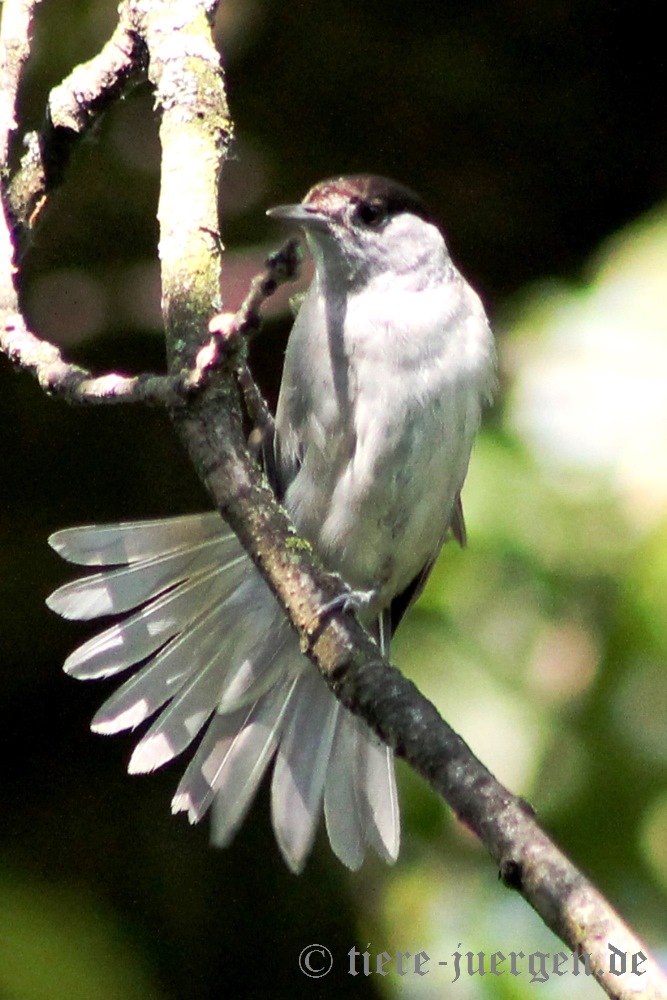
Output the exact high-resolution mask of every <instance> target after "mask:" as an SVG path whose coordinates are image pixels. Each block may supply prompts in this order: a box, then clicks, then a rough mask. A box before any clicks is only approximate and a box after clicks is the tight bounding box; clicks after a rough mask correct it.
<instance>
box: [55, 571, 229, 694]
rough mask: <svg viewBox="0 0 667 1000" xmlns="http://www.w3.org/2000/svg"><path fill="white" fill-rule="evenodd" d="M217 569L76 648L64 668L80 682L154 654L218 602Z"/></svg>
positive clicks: (190, 580)
mask: <svg viewBox="0 0 667 1000" xmlns="http://www.w3.org/2000/svg"><path fill="white" fill-rule="evenodd" d="M221 585H224V581H223V580H221V577H220V567H218V566H216V567H214V568H213V569H209V570H205V571H203V572H202V573H199V574H197V575H195V576H193V577H191V578H190V579H189V580H184V581H183V582H182V583H180V584H178V585H177V586H176V587H175V588H174V589H173V590H170V591H168V592H167V593H166V594H163V595H162V596H161V597H159V598H157V600H155V601H153V602H151V603H150V604H149V605H147V606H146V607H144V608H142V609H141V610H140V611H137V612H136V613H135V614H134V615H131V616H130V617H129V618H126V619H125V620H124V621H122V622H118V623H117V624H116V625H112V626H111V627H110V628H108V629H105V631H104V632H101V633H100V634H99V635H98V636H95V637H94V638H92V639H89V640H88V642H85V643H84V644H83V645H82V646H79V647H78V649H75V650H74V652H73V653H71V654H70V655H69V656H68V657H67V659H66V660H65V664H64V667H63V669H64V670H65V672H66V673H68V674H70V676H72V677H76V678H78V679H79V680H91V679H96V678H99V677H111V676H112V675H113V674H117V673H120V672H121V671H122V670H126V669H127V668H128V667H131V666H132V665H133V664H135V663H139V662H140V661H141V660H144V659H145V658H146V657H147V656H150V655H151V654H152V653H154V652H156V650H158V649H159V648H160V647H161V646H163V645H164V644H165V643H166V642H167V640H169V639H171V638H172V637H173V636H175V635H177V634H178V633H179V632H180V631H182V630H183V629H184V628H185V627H186V626H187V625H189V624H190V622H192V621H193V620H194V619H195V618H196V617H197V614H198V612H199V610H200V609H201V608H202V607H208V606H209V605H210V604H212V603H214V602H215V601H216V599H218V597H219V594H220V591H221Z"/></svg>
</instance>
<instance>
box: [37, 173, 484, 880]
mask: <svg viewBox="0 0 667 1000" xmlns="http://www.w3.org/2000/svg"><path fill="white" fill-rule="evenodd" d="M269 215H271V216H273V217H277V218H279V219H284V220H287V221H290V222H294V223H297V224H298V225H299V226H301V227H302V228H303V229H304V231H305V234H306V239H307V241H308V245H309V247H310V250H311V251H312V254H313V257H314V261H315V276H314V279H313V281H312V283H311V285H310V287H309V289H308V292H307V293H306V296H305V299H304V301H303V304H302V306H301V308H300V311H299V313H298V316H297V318H296V321H295V323H294V327H293V329H292V332H291V336H290V339H289V343H288V347H287V353H286V357H285V366H284V371H283V377H282V385H281V389H280V397H279V401H278V409H277V414H276V433H275V445H274V447H275V456H274V458H275V467H276V479H277V490H278V494H279V496H280V498H281V499H282V502H283V503H284V505H285V507H286V509H287V510H288V512H289V513H290V515H291V517H292V519H293V521H294V523H295V525H296V527H297V529H298V531H299V533H300V534H301V535H302V536H304V537H305V538H306V539H308V541H310V542H311V543H312V545H313V546H314V548H315V550H316V551H317V553H318V555H319V556H320V558H321V560H322V562H323V564H324V565H325V566H326V567H327V568H328V569H330V570H332V571H336V572H338V573H340V575H341V576H342V577H343V579H344V580H345V581H346V583H347V584H348V585H349V587H350V588H351V589H352V590H353V591H355V592H357V594H358V595H360V596H359V598H358V601H359V608H360V616H361V619H362V621H363V622H364V623H365V625H366V626H367V628H368V629H369V630H370V631H371V632H372V633H373V634H374V635H375V637H376V639H377V641H378V643H379V644H380V646H381V648H382V649H383V651H384V652H386V651H387V650H388V645H389V637H390V635H391V633H392V632H393V630H394V629H395V628H396V626H397V624H398V622H399V620H400V618H401V617H402V615H403V614H404V612H405V610H406V609H407V607H408V606H409V605H410V604H411V603H412V602H413V601H414V600H415V598H416V597H417V596H418V594H419V593H420V591H421V589H422V588H423V586H424V583H425V581H426V578H427V577H428V574H429V572H430V570H431V568H432V566H433V563H434V561H435V559H436V557H437V555H438V552H439V551H440V548H441V546H442V544H443V542H444V541H445V540H446V539H447V538H448V537H449V536H453V537H455V538H456V539H458V541H459V542H460V543H461V544H463V542H464V537H465V535H464V523H463V514H462V508H461V488H462V486H463V482H464V479H465V476H466V472H467V469H468V461H469V458H470V451H471V448H472V444H473V439H474V437H475V433H476V431H477V428H478V425H479V421H480V413H481V409H482V406H483V404H484V402H485V401H486V400H487V399H488V398H489V397H490V396H491V394H492V391H493V387H494V381H495V374H494V373H495V354H494V347H493V341H492V336H491V332H490V330H489V325H488V322H487V318H486V316H485V313H484V309H483V308H482V305H481V303H480V300H479V298H478V297H477V295H476V294H475V292H474V291H473V290H472V288H471V287H470V286H469V285H468V284H467V282H466V281H465V280H464V279H463V277H462V276H461V275H460V274H459V272H458V271H457V270H456V268H455V267H454V265H453V263H452V261H451V259H450V256H449V253H448V251H447V247H446V245H445V241H444V239H443V236H442V233H441V231H440V229H439V228H438V227H437V225H436V224H435V223H434V222H433V220H432V219H431V217H430V216H429V215H428V213H427V212H426V210H425V208H424V206H423V204H422V202H421V201H420V199H419V198H418V197H417V196H416V195H415V194H413V193H412V192H411V191H409V190H408V189H407V188H405V187H403V186H402V185H399V184H396V183H394V182H392V181H388V180H386V179H384V178H381V177H373V176H355V177H339V178H336V179H333V180H327V181H323V182H322V183H320V184H316V185H315V187H313V188H312V189H311V190H310V191H309V192H308V194H307V195H306V197H305V198H304V200H303V202H302V203H301V204H299V205H287V206H282V207H280V208H274V209H272V210H271V211H270V212H269ZM49 541H50V544H51V545H52V546H53V548H54V549H55V550H56V551H57V552H58V553H60V555H61V556H63V557H64V558H65V559H67V560H69V561H70V562H73V563H79V564H81V565H85V566H98V567H116V568H104V569H102V570H101V571H100V572H96V573H94V574H93V575H88V576H86V577H84V578H82V579H79V580H75V581H74V582H72V583H68V584H66V585H65V586H63V587H60V588H59V589H58V590H56V591H55V593H54V594H52V595H51V597H50V598H49V600H48V604H49V607H51V608H52V609H53V610H54V611H57V612H58V613H59V614H61V615H63V616H65V617H66V618H79V619H88V618H96V617H98V616H102V615H119V614H123V613H125V612H132V613H131V614H129V616H128V617H125V618H123V619H121V620H119V621H117V622H116V623H115V624H112V625H111V626H110V627H109V628H107V629H106V631H104V632H102V633H101V635H98V636H96V637H95V638H93V639H91V640H89V641H88V642H86V643H85V644H84V645H83V646H81V647H79V648H78V649H76V650H75V651H74V652H73V653H72V654H71V656H69V657H68V659H67V661H66V663H65V670H66V671H67V673H69V674H71V675H72V676H74V677H77V678H81V679H88V678H97V677H109V676H111V675H114V674H119V673H121V672H122V671H127V670H129V668H132V667H137V665H139V666H138V669H135V670H134V671H132V672H131V673H130V675H129V677H128V678H127V679H126V680H125V681H124V683H123V684H122V685H121V687H120V688H119V689H118V690H117V691H116V693H115V694H113V695H112V696H111V697H110V698H109V699H108V700H107V701H106V702H105V703H104V705H103V706H102V708H101V709H100V710H99V711H98V713H97V714H96V715H95V717H94V719H93V722H92V729H93V730H95V731H96V732H99V733H116V732H120V731H121V730H125V729H134V728H135V727H136V726H138V725H139V724H140V723H143V722H144V720H146V719H148V718H149V717H150V716H154V717H155V718H154V721H153V723H152V725H151V726H150V727H149V728H148V730H147V731H146V732H145V733H144V735H143V737H142V738H141V740H140V741H139V743H138V745H137V747H136V749H135V750H134V753H133V754H132V757H131V759H130V763H129V771H130V772H135V773H136V772H147V771H152V770H154V769H155V768H158V767H160V766H161V765H163V764H165V763H166V762H167V761H169V760H171V759H172V758H173V757H175V756H176V755H177V754H180V753H181V752H182V751H184V750H185V749H186V748H187V747H188V746H189V745H190V744H191V743H192V742H193V741H194V740H196V739H197V738H198V737H200V736H201V739H200V740H199V744H198V746H197V749H196V750H195V752H194V756H193V757H192V759H191V761H190V762H189V764H188V766H187V769H186V771H185V774H184V775H183V778H182V780H181V782H180V784H179V786H178V788H177V791H176V794H175V796H174V799H173V802H172V809H173V811H174V812H179V811H181V810H183V811H186V812H187V813H188V816H189V818H190V820H191V822H196V821H198V820H199V819H200V818H201V817H202V816H203V815H204V813H205V812H206V811H207V809H208V808H209V806H212V837H213V840H214V842H215V843H217V844H220V845H224V844H227V843H229V841H230V840H231V838H232V837H233V835H234V833H235V832H236V830H237V828H238V827H239V825H240V824H241V822H242V820H243V818H244V816H245V813H246V812H247V810H248V807H249V805H250V803H251V801H252V798H253V796H254V795H255V792H256V790H257V788H258V786H259V784H260V781H261V779H262V777H263V775H264V772H265V771H266V769H267V767H268V765H269V763H270V762H271V760H272V759H273V760H274V766H273V777H272V784H271V813H272V820H273V828H274V831H275V835H276V838H277V841H278V844H279V846H280V849H281V851H282V853H283V855H284V857H285V860H286V862H287V864H288V865H289V867H290V868H291V869H292V870H293V871H295V872H298V871H300V870H301V869H302V868H303V865H304V863H305V860H306V858H307V855H308V853H309V851H310V848H311V846H312V842H313V838H314V836H315V832H316V829H317V825H318V821H319V816H320V812H321V809H322V805H323V806H324V816H325V820H326V828H327V832H328V835H329V841H330V843H331V847H332V849H333V850H334V852H335V853H336V855H337V856H338V857H339V858H340V860H341V861H342V862H343V863H344V864H345V865H347V866H348V867H349V868H351V869H357V868H358V867H359V866H360V865H361V863H362V861H363V858H364V854H365V851H366V848H367V847H369V846H370V847H372V848H374V849H375V850H376V851H377V852H378V853H379V854H380V855H381V857H383V858H385V859H386V860H387V861H389V862H391V861H394V860H395V859H396V857H397V854H398V849H399V839H400V820H399V809H398V801H397V794H396V783H395V777H394V763H393V757H392V753H391V751H390V750H389V749H387V748H386V747H385V746H383V745H382V744H381V743H380V742H379V741H378V740H377V739H376V737H375V736H374V734H373V733H372V732H371V731H370V729H369V728H368V727H367V726H366V724H365V723H364V722H363V721H361V720H359V719H357V718H356V717H354V716H353V715H352V714H351V713H349V712H348V711H347V710H346V709H345V708H343V707H342V706H341V705H340V704H339V703H338V702H337V700H336V699H335V697H334V696H333V694H332V693H331V692H330V691H329V689H328V687H327V686H326V684H325V682H324V680H323V679H322V677H321V676H320V675H319V674H318V672H317V670H316V669H315V668H314V666H313V665H312V664H311V663H310V662H309V661H308V660H307V659H306V658H305V657H304V656H303V655H302V654H301V652H300V650H299V644H298V641H297V638H296V635H295V633H294V632H293V630H292V629H291V627H290V625H289V624H288V622H287V620H286V619H285V617H284V615H283V613H282V611H281V610H280V609H279V607H278V605H277V603H276V601H275V598H274V597H273V595H272V594H271V592H270V590H269V588H268V587H267V585H266V584H265V583H264V581H263V580H262V578H261V577H260V576H259V574H258V572H257V570H256V569H255V567H254V565H253V564H252V562H251V561H250V559H249V558H248V557H247V556H246V554H245V553H244V552H243V550H242V548H241V546H240V545H239V543H238V541H237V540H236V538H235V536H234V535H233V534H232V533H231V532H230V530H229V529H228V528H227V526H226V525H225V524H224V522H223V521H222V520H221V518H220V516H219V515H218V514H217V513H215V512H211V513H205V514H198V515H193V516H190V515H188V516H184V517H174V518H168V519H166V520H159V521H140V522H134V523H126V524H116V525H108V526H104V525H102V526H98V525H94V526H90V527H79V528H69V529H66V530H64V531H58V532H56V533H55V534H54V535H52V536H51V538H50V539H49ZM362 598H363V599H362Z"/></svg>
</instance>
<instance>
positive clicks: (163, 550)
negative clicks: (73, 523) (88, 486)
mask: <svg viewBox="0 0 667 1000" xmlns="http://www.w3.org/2000/svg"><path fill="white" fill-rule="evenodd" d="M220 537H225V538H234V535H233V534H232V532H231V531H230V530H229V528H228V527H227V525H226V524H225V522H224V521H223V520H222V518H221V517H220V515H219V514H217V513H216V512H215V511H209V512H208V513H206V514H184V515H182V516H180V517H167V518H163V519H162V520H160V521H128V522H126V523H124V524H88V525H82V526H81V527H78V528H64V529H63V530H62V531H56V532H54V533H53V534H52V535H51V536H50V537H49V545H50V546H51V548H52V549H55V551H56V552H57V553H58V554H59V555H60V556H62V558H63V559H67V561H68V562H71V563H78V564H79V565H80V566H115V565H120V564H124V563H134V562H143V561H145V560H146V559H153V558H154V557H155V556H161V555H166V554H167V553H168V552H175V551H177V550H179V549H182V548H183V547H184V546H191V545H196V544H198V543H199V542H205V541H207V540H208V539H212V538H220Z"/></svg>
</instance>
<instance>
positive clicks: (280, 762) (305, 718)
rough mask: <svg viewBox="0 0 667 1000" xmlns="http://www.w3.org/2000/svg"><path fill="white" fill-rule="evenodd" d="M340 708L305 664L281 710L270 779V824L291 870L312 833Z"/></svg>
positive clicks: (297, 865) (295, 869) (297, 867)
mask: <svg viewBox="0 0 667 1000" xmlns="http://www.w3.org/2000/svg"><path fill="white" fill-rule="evenodd" d="M339 709H340V705H339V703H338V702H337V701H336V699H335V698H334V696H333V694H332V693H331V691H329V689H328V688H327V686H326V684H325V683H324V681H323V680H322V678H321V677H320V675H319V674H318V673H316V672H315V671H314V670H305V671H304V673H303V674H302V675H301V676H300V677H299V679H298V681H297V684H296V687H295V688H294V691H293V693H292V697H291V698H290V703H289V706H288V709H287V712H286V713H285V717H284V720H283V724H282V735H281V739H280V745H279V747H278V752H277V754H276V761H275V765H274V770H273V781H272V784H271V817H272V822H273V829H274V831H275V834H276V840H277V841H278V846H279V847H280V850H281V851H282V853H283V857H284V858H285V860H286V861H287V864H288V865H289V867H290V868H291V869H292V871H293V872H297V873H298V872H300V871H301V869H302V868H303V866H304V864H305V861H306V857H307V856H308V853H309V851H310V849H311V847H312V844H313V840H314V839H315V832H316V830H317V823H318V820H319V817H320V809H321V805H322V796H323V793H324V782H325V779H326V775H327V768H328V765H329V758H330V755H331V747H332V744H333V739H334V734H335V731H336V723H337V720H338V714H339Z"/></svg>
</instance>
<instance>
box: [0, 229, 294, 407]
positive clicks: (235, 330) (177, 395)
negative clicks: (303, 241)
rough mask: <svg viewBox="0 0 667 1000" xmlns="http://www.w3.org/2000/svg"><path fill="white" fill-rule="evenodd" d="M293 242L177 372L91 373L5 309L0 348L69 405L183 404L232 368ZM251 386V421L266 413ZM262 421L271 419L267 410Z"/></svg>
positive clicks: (287, 266) (285, 267) (288, 269)
mask: <svg viewBox="0 0 667 1000" xmlns="http://www.w3.org/2000/svg"><path fill="white" fill-rule="evenodd" d="M295 243H296V241H295V240H289V241H288V242H287V243H286V244H285V246H284V247H282V248H281V249H280V250H278V251H277V252H276V253H273V254H271V255H270V256H269V257H268V258H267V260H266V265H265V269H264V271H263V272H262V273H261V274H259V275H258V276H257V277H256V278H255V279H254V281H253V283H252V286H251V289H250V292H249V293H248V295H247V297H246V299H245V301H244V302H243V304H242V305H241V307H240V308H239V310H238V312H236V313H223V314H219V315H217V316H214V317H213V319H212V320H211V323H210V329H211V336H210V338H209V340H208V341H207V343H206V344H205V345H204V347H202V348H201V349H200V350H199V352H198V353H197V356H196V358H195V363H194V365H193V367H192V368H190V369H186V370H183V371H182V372H177V373H174V374H172V375H158V374H151V373H145V374H142V375H134V376H128V375H121V374H119V373H117V372H110V373H108V374H106V375H99V376H95V375H93V373H92V372H90V371H88V370H87V369H86V368H82V367H80V366H79V365H75V364H72V363H71V362H68V361H65V359H64V358H63V356H62V353H61V351H60V349H59V348H58V347H56V346H55V345H54V344H50V343H48V342H47V341H45V340H42V339H41V338H40V337H37V336H36V335H35V334H34V333H31V332H30V330H28V328H27V327H26V325H25V320H24V319H23V316H22V315H21V313H19V312H9V311H7V312H5V313H4V315H3V316H2V318H1V319H0V351H2V352H3V353H4V354H6V355H7V357H8V358H9V360H10V361H12V362H13V363H14V364H15V365H17V367H19V368H21V369H23V370H24V371H28V372H31V373H32V374H33V375H34V376H35V378H36V379H37V381H38V382H39V384H40V386H41V387H42V389H44V391H45V392H48V393H49V394H50V395H52V396H58V397H60V398H61V399H64V400H65V401H66V402H68V403H75V404H83V405H109V404H114V403H148V404H151V405H154V406H166V407H169V408H176V407H180V406H183V405H185V403H186V402H187V401H188V399H191V398H192V397H193V396H194V395H195V394H196V393H197V392H201V391H202V389H203V388H204V386H205V385H207V384H208V382H209V381H210V379H211V378H212V377H213V375H214V374H215V373H216V372H219V371H220V369H221V368H222V367H224V366H225V365H230V366H231V367H232V368H234V369H235V368H236V367H237V364H236V360H235V359H236V354H237V353H238V351H239V347H240V344H241V340H242V338H244V337H247V335H248V334H249V333H251V332H252V331H254V330H256V329H257V327H258V326H259V323H260V309H261V307H262V305H263V304H264V302H265V301H266V300H267V299H268V298H269V297H270V296H271V295H273V293H274V292H275V290H276V289H277V288H278V286H279V285H281V284H283V283H284V282H286V281H291V280H293V278H294V277H295V274H296V268H297V266H298V255H297V253H296V248H295ZM246 367H247V366H246V365H245V362H243V363H242V365H241V371H245V370H246ZM239 378H241V375H239ZM250 381H252V379H251V378H250ZM252 387H253V389H252V390H251V389H250V387H248V391H249V392H251V391H253V392H254V406H255V408H256V413H255V414H251V416H253V419H254V416H255V415H258V419H260V418H261V417H263V415H264V414H269V411H268V407H267V406H266V403H265V402H264V400H263V399H262V397H261V394H260V393H259V390H258V389H257V387H256V386H255V384H254V382H252ZM267 419H270V414H269V417H268V418H267Z"/></svg>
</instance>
